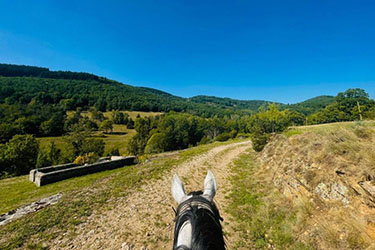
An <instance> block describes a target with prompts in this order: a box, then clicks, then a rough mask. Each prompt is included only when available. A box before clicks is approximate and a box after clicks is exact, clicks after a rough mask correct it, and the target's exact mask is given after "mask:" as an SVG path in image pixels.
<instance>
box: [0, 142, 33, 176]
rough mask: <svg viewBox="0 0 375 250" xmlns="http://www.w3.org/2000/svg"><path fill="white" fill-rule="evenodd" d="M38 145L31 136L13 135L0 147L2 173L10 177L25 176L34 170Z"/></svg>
mask: <svg viewBox="0 0 375 250" xmlns="http://www.w3.org/2000/svg"><path fill="white" fill-rule="evenodd" d="M38 150H39V143H38V142H37V140H36V139H35V138H34V137H33V136H31V135H15V136H14V137H13V138H12V139H11V140H10V141H9V142H8V143H6V144H5V145H3V146H1V160H0V162H1V163H2V164H3V170H2V171H3V172H7V173H8V174H10V175H21V174H27V173H28V172H29V171H30V170H31V169H33V168H35V166H36V161H37V157H38Z"/></svg>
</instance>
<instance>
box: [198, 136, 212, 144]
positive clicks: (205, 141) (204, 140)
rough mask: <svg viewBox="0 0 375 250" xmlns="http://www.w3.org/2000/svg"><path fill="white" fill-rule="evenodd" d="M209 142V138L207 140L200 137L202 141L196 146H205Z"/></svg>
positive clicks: (205, 137)
mask: <svg viewBox="0 0 375 250" xmlns="http://www.w3.org/2000/svg"><path fill="white" fill-rule="evenodd" d="M210 142H211V140H210V138H208V137H207V136H204V137H202V139H201V140H200V142H199V143H198V144H199V145H202V144H207V143H210Z"/></svg>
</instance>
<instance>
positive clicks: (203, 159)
mask: <svg viewBox="0 0 375 250" xmlns="http://www.w3.org/2000/svg"><path fill="white" fill-rule="evenodd" d="M250 146H251V144H250V142H248V141H246V142H240V143H232V144H228V145H222V146H218V147H215V148H213V149H211V150H210V151H208V152H206V153H203V154H201V155H198V156H195V157H193V158H192V159H191V160H189V161H186V162H184V163H182V164H180V165H178V166H176V167H175V168H173V170H172V171H171V172H170V173H168V174H166V175H165V177H164V178H163V179H160V180H155V181H152V182H150V183H147V184H145V185H143V186H142V187H141V190H136V191H135V192H133V193H131V194H129V195H128V196H127V197H125V198H124V199H122V200H117V201H115V204H113V209H111V210H108V211H105V212H104V213H100V214H98V213H94V214H93V215H91V216H90V217H89V218H88V220H87V221H86V222H85V223H82V224H80V225H78V226H77V228H76V229H75V234H76V235H77V236H76V237H75V238H74V239H73V241H71V240H69V242H66V241H67V240H66V238H68V237H64V236H62V237H61V238H60V239H56V240H55V241H54V242H52V246H51V249H171V248H172V241H173V226H174V222H173V219H174V213H173V211H172V205H173V206H174V207H175V206H176V203H175V201H174V200H173V198H172V196H171V192H170V190H171V178H172V176H173V174H174V173H178V175H179V176H180V177H181V178H182V180H183V181H184V184H185V190H186V191H187V192H189V191H193V190H201V189H202V188H203V181H204V177H205V175H206V173H207V169H211V170H212V171H213V173H214V174H215V176H216V179H217V183H218V192H217V195H216V197H215V201H216V203H217V205H218V207H219V210H220V212H221V216H222V217H223V218H224V222H226V223H225V224H224V231H225V232H226V233H228V235H229V236H227V239H226V241H227V244H228V249H230V248H231V247H230V246H231V245H232V242H233V241H234V239H235V238H236V237H237V236H236V234H235V233H234V232H232V230H231V227H230V226H229V225H228V222H230V217H229V215H228V214H226V213H225V211H224V210H225V209H224V208H225V205H226V200H225V193H226V192H227V191H229V190H230V186H229V180H228V177H229V175H230V171H229V164H230V163H231V162H232V161H233V160H234V159H235V158H236V157H237V156H238V155H239V154H241V153H242V152H244V151H245V150H246V149H248V148H249V147H250ZM230 223H232V222H230Z"/></svg>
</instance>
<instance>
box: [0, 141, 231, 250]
mask: <svg viewBox="0 0 375 250" xmlns="http://www.w3.org/2000/svg"><path fill="white" fill-rule="evenodd" d="M229 143H233V141H229V142H225V143H213V144H208V145H201V146H198V147H195V148H190V149H188V150H186V151H182V152H180V153H179V154H174V155H172V156H170V157H166V158H162V159H157V160H154V161H152V162H149V163H147V164H144V165H134V166H128V167H123V168H119V169H115V170H111V171H105V172H101V173H97V174H92V175H87V176H82V177H77V178H73V179H69V180H65V181H62V182H58V183H53V184H49V185H46V186H44V187H40V188H37V187H35V186H33V184H31V183H28V181H27V178H26V177H25V176H22V177H16V178H9V179H5V180H1V181H0V188H1V192H0V193H1V196H0V204H5V205H2V210H3V211H4V210H6V209H8V208H11V209H12V208H14V207H16V206H18V205H20V204H24V203H28V202H31V201H34V200H38V199H39V198H41V197H45V196H49V195H53V194H55V193H56V192H62V193H63V197H62V198H61V200H60V201H59V203H58V204H56V205H55V206H50V207H47V208H45V209H43V210H41V211H39V212H37V213H34V214H29V215H27V216H25V217H23V218H21V219H18V220H16V221H14V222H11V223H9V224H7V225H5V226H2V227H1V228H0V249H4V250H5V249H14V248H19V247H22V248H29V249H43V248H48V246H47V245H43V244H45V242H48V241H50V240H51V239H53V238H55V237H57V236H58V235H61V234H63V233H67V235H66V237H74V230H73V229H74V227H75V226H76V225H77V224H80V223H82V222H84V221H85V220H86V219H87V217H88V216H89V215H91V214H92V213H93V211H103V210H104V209H108V208H109V207H110V205H109V204H110V203H109V200H110V199H116V198H117V197H124V196H126V195H127V194H128V193H129V192H131V191H132V190H135V189H137V188H139V187H140V186H141V185H142V184H143V183H145V182H146V181H150V180H152V179H158V178H161V177H163V176H164V175H165V173H166V172H167V171H170V170H171V169H172V168H173V167H174V166H176V165H178V164H180V163H182V162H184V161H186V160H189V159H190V158H191V157H194V156H196V155H199V154H202V153H205V152H207V151H208V150H210V149H212V148H214V147H216V146H219V145H224V144H229ZM3 190H4V191H3ZM30 197H32V198H30Z"/></svg>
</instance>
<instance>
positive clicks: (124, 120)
mask: <svg viewBox="0 0 375 250" xmlns="http://www.w3.org/2000/svg"><path fill="white" fill-rule="evenodd" d="M112 120H113V123H114V124H128V121H129V115H128V114H126V113H125V114H124V113H123V112H120V111H118V110H114V111H112Z"/></svg>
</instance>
